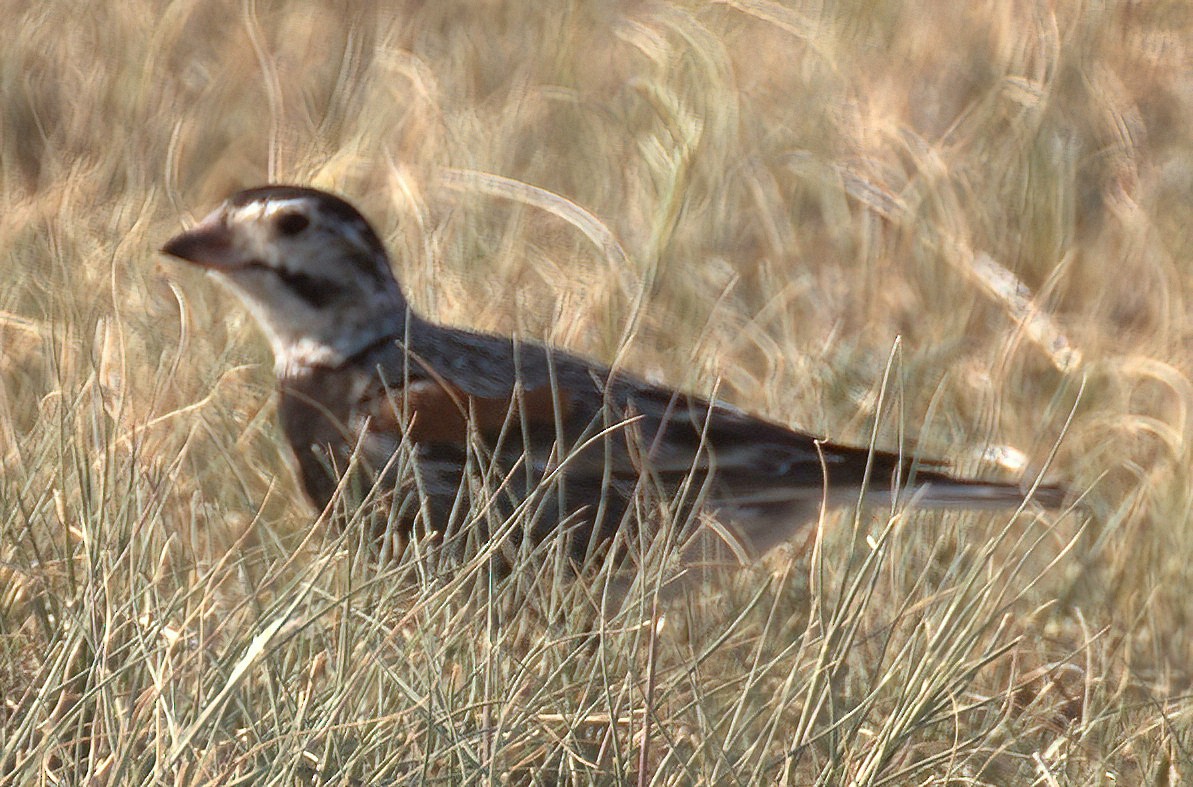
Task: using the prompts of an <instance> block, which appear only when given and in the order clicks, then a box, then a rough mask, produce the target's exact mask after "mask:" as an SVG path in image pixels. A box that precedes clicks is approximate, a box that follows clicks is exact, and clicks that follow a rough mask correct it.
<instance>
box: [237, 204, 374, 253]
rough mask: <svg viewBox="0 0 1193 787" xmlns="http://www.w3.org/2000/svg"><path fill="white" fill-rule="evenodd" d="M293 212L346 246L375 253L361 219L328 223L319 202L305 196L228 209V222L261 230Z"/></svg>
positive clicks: (363, 221)
mask: <svg viewBox="0 0 1193 787" xmlns="http://www.w3.org/2000/svg"><path fill="white" fill-rule="evenodd" d="M295 210H297V211H298V212H300V213H302V214H304V215H306V216H307V217H309V218H310V219H311V221H312V223H316V222H317V223H318V224H319V225H320V226H322V227H323V228H324V229H325V230H326V229H327V228H329V227H330V228H331V229H332V232H333V234H335V235H339V236H340V237H342V238H343V239H344V240H345V241H347V243H348V244H349V245H351V246H353V247H355V248H357V249H360V250H362V251H364V252H366V253H369V254H372V253H374V252H376V251H377V250H378V249H377V248H376V247H375V246H374V245H373V244H372V243H370V242H369V237H370V236H371V235H372V230H370V229H369V225H368V222H367V221H365V219H364V218H363V217H361V216H355V217H353V218H352V220H351V221H346V220H344V219H343V218H340V217H335V218H334V219H333V220H332V221H330V222H329V221H327V220H326V218H325V217H324V216H323V212H322V211H321V210H320V209H319V205H318V202H317V201H316V200H314V199H312V198H311V197H307V196H300V197H289V198H278V197H267V198H264V199H258V200H253V201H252V202H250V203H248V204H246V205H239V206H229V208H228V220H229V222H231V223H233V224H237V225H241V226H245V227H253V226H258V227H260V226H262V225H268V226H271V227H272V226H273V221H274V219H275V217H277V216H279V215H281V214H284V213H288V212H291V211H295Z"/></svg>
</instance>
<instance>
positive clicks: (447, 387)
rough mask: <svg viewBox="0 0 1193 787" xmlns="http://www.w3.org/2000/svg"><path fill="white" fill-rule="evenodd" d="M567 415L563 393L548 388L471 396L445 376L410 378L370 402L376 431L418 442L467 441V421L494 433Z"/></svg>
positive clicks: (551, 424) (567, 400) (568, 399)
mask: <svg viewBox="0 0 1193 787" xmlns="http://www.w3.org/2000/svg"><path fill="white" fill-rule="evenodd" d="M557 402H558V405H559V408H560V410H561V412H560V418H561V419H563V418H566V416H567V414H568V412H569V410H570V405H571V397H570V396H569V395H568V393H567V391H562V390H559V391H553V390H552V389H551V388H550V387H543V388H536V389H534V390H531V391H518V392H516V393H514V392H511V393H510V395H509V396H502V397H483V396H470V395H469V394H468V393H466V392H465V391H464V390H462V389H461V388H459V387H458V386H456V385H454V384H452V383H450V382H448V381H447V380H412V381H411V382H410V383H409V384H408V385H406V386H404V387H403V388H395V389H391V390H390V391H389V395H388V396H386V397H381V398H380V399H379V400H378V401H375V402H373V407H372V408H371V409H372V410H373V413H372V418H373V426H372V428H373V429H374V430H379V431H388V430H396V431H400V432H402V433H404V434H405V435H406V436H407V437H409V438H410V439H411V440H413V441H414V442H416V443H460V444H463V443H465V442H466V441H467V439H468V419H469V418H472V424H473V427H474V428H475V429H476V430H477V431H478V432H479V433H480V434H481V435H493V434H497V433H498V432H500V431H501V430H502V428H504V427H505V426H506V424H507V423H508V424H510V426H511V427H513V426H514V425H515V424H518V423H520V419H522V418H525V419H526V423H527V424H531V425H539V426H549V427H551V428H554V424H555V407H556V403H557Z"/></svg>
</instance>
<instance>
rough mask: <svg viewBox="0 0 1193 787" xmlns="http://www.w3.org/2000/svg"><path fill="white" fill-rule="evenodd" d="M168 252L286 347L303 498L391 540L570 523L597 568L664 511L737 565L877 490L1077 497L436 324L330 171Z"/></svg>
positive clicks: (680, 528)
mask: <svg viewBox="0 0 1193 787" xmlns="http://www.w3.org/2000/svg"><path fill="white" fill-rule="evenodd" d="M161 250H162V252H163V253H164V254H166V255H169V256H170V257H173V258H177V259H178V260H182V261H185V262H188V263H191V264H192V265H195V266H198V267H199V268H203V269H206V270H207V271H209V272H210V273H212V274H214V276H215V277H216V278H217V279H219V280H221V281H222V282H223V283H224V284H225V285H227V286H228V287H229V288H230V289H231V290H232V291H233V292H234V293H235V294H236V295H237V296H239V298H240V299H241V300H242V301H243V302H244V304H245V305H246V306H247V308H248V310H249V311H250V312H251V313H252V315H253V316H254V317H255V318H256V322H257V323H258V324H259V326H260V328H261V329H262V331H263V332H264V334H265V337H266V338H267V339H268V342H269V345H270V348H271V350H272V353H273V359H274V371H275V373H276V376H277V391H278V401H277V413H278V419H279V421H280V425H281V430H282V433H283V434H284V436H285V439H286V441H287V442H288V444H289V448H290V451H291V453H292V456H293V460H294V464H295V465H296V470H297V475H298V478H299V480H300V485H301V487H302V490H303V491H304V492H305V495H306V497H307V498H308V499H309V501H310V503H311V504H312V505H313V506H314V507H315V509H317V510H319V511H321V512H327V511H330V510H332V509H334V508H336V505H337V501H339V502H340V504H341V505H340V510H342V511H344V512H345V513H344V514H343V515H342V516H341V519H342V520H343V521H345V522H346V521H348V520H349V519H350V518H351V516H350V515H351V513H352V512H353V511H354V510H356V509H357V508H359V507H364V506H368V507H369V509H368V510H369V516H368V521H369V522H371V523H372V524H370V525H369V528H370V530H372V531H375V532H373V534H372V537H373V538H376V539H378V540H381V541H384V539H385V538H387V537H388V538H393V539H396V540H395V541H394V542H393V543H394V544H399V545H400V544H409V543H411V541H412V540H417V539H418V538H424V537H427V536H431V537H433V538H439V539H441V540H443V541H444V542H445V543H446V540H447V539H450V538H455V539H457V541H456V542H454V543H461V542H460V541H459V539H464V541H466V542H467V543H471V544H474V545H476V546H477V547H479V548H482V549H484V548H489V549H490V550H492V551H501V552H502V554H508V553H509V550H511V549H512V550H515V551H516V550H518V549H520V548H522V547H527V548H530V549H533V548H535V547H536V546H537V545H540V544H543V543H544V542H547V541H549V540H550V539H551V537H552V535H553V534H558V539H557V542H556V543H561V544H563V546H562V547H560V549H561V550H562V554H563V556H564V557H565V559H566V562H567V563H568V564H569V565H573V566H582V565H584V563H585V561H590V560H592V559H593V558H594V556H600V555H608V554H610V553H611V552H614V551H616V552H617V553H618V554H622V555H624V554H625V553H633V554H641V552H642V551H643V550H645V549H649V548H650V546H651V540H652V539H656V538H660V537H661V536H660V535H659V533H661V532H663V529H662V527H661V526H660V525H658V524H649V523H650V522H651V521H652V520H655V519H664V520H667V521H669V522H671V523H672V525H673V526H672V528H671V530H669V531H667V532H668V533H671V534H672V535H670V536H668V538H671V539H672V542H673V543H674V544H677V545H679V546H677V547H676V548H677V549H678V550H679V551H680V554H681V555H682V556H684V557H685V559H688V560H690V561H691V562H693V563H695V562H698V560H700V559H702V558H701V557H700V556H702V555H706V554H707V551H708V544H709V543H714V544H716V545H717V548H718V549H720V552H719V553H718V554H728V555H729V556H730V559H731V560H736V561H737V562H739V563H741V562H749V561H752V560H756V559H758V558H759V557H760V556H762V555H764V554H765V553H767V552H768V551H770V550H771V549H772V548H774V547H775V546H777V545H779V544H781V543H784V542H787V541H790V540H792V539H793V537H794V536H795V535H796V534H797V533H799V532H800V531H801V530H802V529H804V528H806V527H807V526H808V525H809V523H811V522H814V521H817V519H818V517H819V516H820V513H821V512H822V510H825V509H827V508H830V507H837V506H842V505H846V504H850V503H854V504H856V503H858V502H859V501H861V502H863V503H866V504H870V505H884V506H891V505H894V504H898V503H907V504H910V505H914V506H915V507H916V508H961V509H998V508H1017V507H1019V506H1021V505H1024V502H1025V499H1026V497H1027V494H1028V493H1029V492H1030V495H1031V499H1032V500H1034V502H1035V503H1036V504H1039V505H1041V506H1044V507H1058V506H1061V505H1062V504H1063V502H1064V500H1065V499H1066V497H1067V493H1066V490H1065V489H1064V488H1063V487H1061V486H1054V485H1045V484H1039V483H1037V484H1036V485H1035V486H1034V488H1030V489H1029V487H1031V485H1030V484H1027V485H1025V486H1021V485H1020V483H1017V482H1011V481H995V480H981V479H977V478H967V477H962V476H958V475H954V474H952V473H951V472H950V471H949V469H948V465H947V463H946V462H943V461H935V460H926V459H922V458H914V457H911V456H907V455H904V454H903V453H900V452H891V451H882V450H873V449H871V448H869V447H860V446H851V445H846V444H839V443H835V442H831V441H828V440H826V439H822V438H820V437H818V436H815V435H813V434H810V433H807V432H804V431H799V430H796V429H792V428H789V427H787V426H784V425H782V424H780V423H777V422H774V421H772V420H768V419H765V418H761V417H758V416H755V415H752V414H750V413H748V412H745V411H743V410H741V409H738V408H736V407H734V406H731V405H730V404H727V403H725V402H722V401H717V400H715V399H714V398H705V397H702V396H698V395H695V394H692V393H687V392H684V391H681V390H676V389H673V388H669V387H666V386H664V385H659V384H654V383H651V382H647V381H646V380H645V379H643V378H642V377H640V376H637V375H634V374H632V373H630V372H628V371H625V370H623V369H620V368H612V367H610V366H607V365H604V364H601V363H598V362H596V361H593V360H590V359H587V358H584V357H581V356H579V355H576V354H573V353H571V352H568V351H565V350H564V349H561V348H559V347H555V346H552V345H550V344H547V343H542V342H537V341H532V340H528V339H522V338H515V337H510V336H500V335H495V334H491V333H483V332H479V331H474V330H468V329H464V328H459V327H451V326H448V325H442V324H439V323H436V322H434V321H432V320H429V319H427V318H426V317H424V316H422V315H421V314H419V313H418V312H417V311H415V310H414V309H412V308H411V306H410V304H409V303H408V302H407V300H406V297H405V296H404V294H403V291H402V288H401V286H400V285H399V283H398V280H397V278H396V277H395V274H394V272H393V268H392V266H391V262H390V257H389V254H388V253H387V251H386V248H385V245H384V244H383V243H382V241H381V240H380V238H379V236H378V234H377V233H376V231H375V230H374V229H373V227H372V226H371V225H370V224H369V222H368V221H367V220H366V219H365V218H364V217H363V215H362V214H361V213H360V212H359V211H358V210H357V209H356V208H355V207H353V206H352V205H351V204H350V203H349V202H348V201H346V200H344V199H343V198H341V197H339V196H336V195H334V194H331V193H329V192H326V191H322V190H318V189H315V188H310V187H306V186H293V185H276V184H270V185H264V186H258V187H255V188H250V189H246V190H243V191H239V192H237V193H235V194H233V195H231V196H230V197H228V198H227V199H226V200H225V201H224V202H223V203H222V204H221V205H219V206H218V207H217V208H216V209H215V210H214V211H213V212H212V213H211V214H210V215H208V216H207V217H206V218H204V219H203V220H202V221H200V222H199V223H198V224H197V225H195V226H193V227H191V228H190V229H187V230H185V231H183V232H181V233H180V234H178V235H176V236H175V237H173V238H171V239H170V240H169V241H168V242H167V243H166V244H165V245H164V246H163V247H162V249H161ZM345 501H346V502H345ZM675 523H679V524H678V525H676V524H675ZM676 532H678V533H679V535H675V533H676ZM693 533H699V534H700V537H699V538H697V537H696V536H694V535H693ZM685 539H686V540H685ZM494 540H497V541H500V546H501V549H500V550H498V549H496V547H494V545H493V544H492V543H491V542H493V541H494ZM697 543H699V544H701V546H700V547H699V550H697V549H696V548H695V547H691V546H686V545H690V544H697ZM397 548H398V547H395V549H397ZM635 550H638V551H636V552H635Z"/></svg>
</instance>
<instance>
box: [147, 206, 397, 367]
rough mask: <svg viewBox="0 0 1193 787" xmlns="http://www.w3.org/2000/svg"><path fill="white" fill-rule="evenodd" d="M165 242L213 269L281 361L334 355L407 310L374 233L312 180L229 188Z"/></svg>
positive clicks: (329, 360)
mask: <svg viewBox="0 0 1193 787" xmlns="http://www.w3.org/2000/svg"><path fill="white" fill-rule="evenodd" d="M162 251H163V252H164V253H166V254H169V255H170V256H172V257H177V258H179V259H182V260H186V261H187V262H191V263H193V264H195V265H199V266H201V267H203V268H206V269H207V270H209V271H212V272H213V273H215V274H216V275H217V277H218V278H220V279H221V280H223V281H224V282H225V283H227V284H228V285H229V286H230V287H231V289H232V290H233V291H234V292H235V293H236V294H237V295H238V296H240V298H241V299H242V300H243V301H244V302H245V303H246V304H247V305H248V307H249V309H250V310H251V311H252V312H253V315H254V316H255V317H256V318H257V321H258V322H259V323H260V324H261V327H262V329H264V331H265V333H266V335H267V336H268V337H269V342H270V345H271V346H272V348H273V353H274V360H275V362H276V364H277V366H278V369H279V371H281V370H283V369H288V368H290V367H292V366H294V365H326V366H335V365H338V364H339V363H342V362H343V361H344V360H345V359H347V358H349V357H351V356H352V355H353V354H354V353H356V352H357V351H359V350H361V349H363V348H365V347H367V346H369V345H370V344H372V343H374V342H375V341H377V339H379V338H382V337H384V336H389V335H394V334H396V333H398V332H399V331H400V330H401V329H402V327H403V325H404V322H405V320H406V318H407V316H406V301H405V298H403V296H402V292H401V289H400V288H399V287H398V283H397V281H396V280H395V279H394V276H393V273H392V271H391V269H390V267H389V258H388V255H386V253H385V247H384V246H382V244H381V241H380V239H379V238H378V237H377V233H375V232H374V231H373V228H372V227H370V226H369V223H368V222H367V221H365V219H364V217H362V216H361V215H360V213H359V212H357V210H356V209H355V208H354V207H352V206H351V205H349V204H348V203H347V202H345V201H344V200H342V199H340V198H339V197H336V196H334V195H332V194H328V193H326V192H323V191H318V190H316V189H309V188H301V187H297V186H262V187H260V188H254V189H248V190H247V191H241V192H239V193H237V194H233V195H232V196H231V197H229V198H228V199H227V200H225V201H224V203H223V204H222V205H221V206H220V207H219V208H217V209H216V210H215V211H214V212H212V213H211V215H209V216H207V218H205V219H203V221H201V222H199V224H197V225H196V226H194V227H192V228H191V229H189V230H187V231H186V232H183V233H182V234H180V235H178V236H176V237H174V238H172V239H171V240H170V241H169V242H168V243H166V245H165V246H163V247H162Z"/></svg>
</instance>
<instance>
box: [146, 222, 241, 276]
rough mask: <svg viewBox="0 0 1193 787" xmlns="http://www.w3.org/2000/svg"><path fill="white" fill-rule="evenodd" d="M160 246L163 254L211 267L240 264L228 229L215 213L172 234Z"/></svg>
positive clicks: (238, 251) (217, 268)
mask: <svg viewBox="0 0 1193 787" xmlns="http://www.w3.org/2000/svg"><path fill="white" fill-rule="evenodd" d="M161 250H162V253H163V254H169V255H170V256H171V257H177V258H178V259H180V260H186V261H187V262H191V263H194V264H195V265H201V266H203V267H204V268H212V269H214V270H229V269H231V268H237V267H240V266H241V265H243V264H244V260H243V259H242V257H243V255H242V253H241V251H240V249H239V248H238V244H237V243H236V239H235V237H234V236H233V232H232V230H231V229H230V228H229V227H228V225H227V224H225V223H224V222H223V221H221V220H220V218H219V217H218V216H216V215H212V216H208V217H207V218H206V219H204V220H203V221H202V222H200V223H199V224H197V225H195V226H194V227H192V228H191V229H189V230H187V231H186V232H183V233H181V234H180V235H175V236H174V237H173V238H171V239H170V240H169V241H167V243H166V245H165V246H162V249H161Z"/></svg>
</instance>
